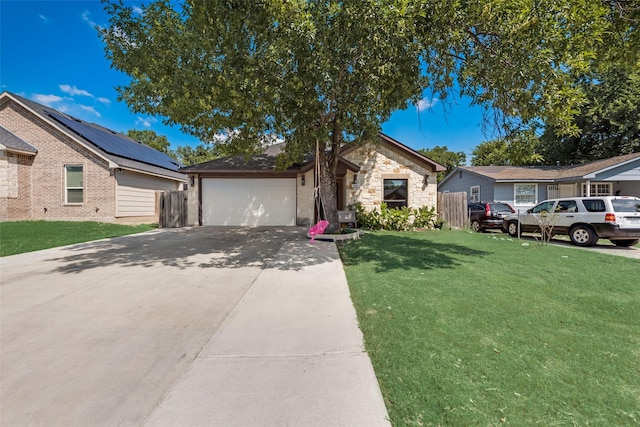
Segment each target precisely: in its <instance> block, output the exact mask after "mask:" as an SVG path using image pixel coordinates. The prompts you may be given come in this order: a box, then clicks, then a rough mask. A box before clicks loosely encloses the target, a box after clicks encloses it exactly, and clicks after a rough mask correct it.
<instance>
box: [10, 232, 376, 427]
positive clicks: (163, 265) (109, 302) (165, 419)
mask: <svg viewBox="0 0 640 427" xmlns="http://www.w3.org/2000/svg"><path fill="white" fill-rule="evenodd" d="M304 233H305V230H303V229H300V228H262V229H261V228H258V229H238V228H219V227H203V228H193V229H180V230H161V231H153V232H149V233H144V234H140V235H135V236H126V237H121V238H115V239H109V240H104V241H98V242H91V243H87V244H80V245H74V246H69V247H64V248H58V249H50V250H45V251H39V252H34V253H31V254H22V255H16V256H10V257H5V258H1V259H0V269H1V270H0V272H1V277H0V278H1V282H0V283H1V286H0V301H1V311H0V322H1V330H0V333H1V336H0V338H1V342H0V344H1V346H0V350H1V359H0V368H1V370H0V375H1V377H0V379H1V381H0V389H1V395H0V399H1V400H0V424H1V425H3V426H4V425H6V426H14V425H60V426H63V425H64V426H69V425H79V426H87V425H104V426H119V425H143V424H145V423H147V424H152V425H286V424H289V425H294V424H297V423H298V422H300V423H301V424H305V425H313V424H316V425H322V424H324V423H325V422H330V421H331V420H332V419H333V420H334V421H335V423H334V424H336V425H337V424H343V425H346V424H351V423H352V422H353V423H355V424H353V425H375V424H378V425H388V424H387V421H386V420H385V417H386V410H385V409H384V403H383V402H382V399H381V395H380V392H379V389H378V386H377V382H376V381H375V376H374V375H373V370H372V368H371V366H370V361H369V359H368V356H367V355H366V353H363V352H362V336H361V333H360V331H359V329H358V327H357V322H356V319H355V311H354V310H353V306H352V305H351V302H350V300H349V295H348V288H346V279H345V277H344V272H343V271H342V268H341V264H340V261H339V258H338V257H337V252H336V251H335V244H333V243H326V242H324V243H323V242H318V243H316V244H314V245H312V244H309V243H308V242H307V241H306V239H305V237H304V235H305V234H304ZM298 281H301V282H302V283H300V284H298V283H296V282H298ZM294 284H295V285H296V286H293V285H294ZM287 301H288V302H287ZM291 301H295V304H294V303H293V302H291ZM282 302H284V304H283V305H280V304H281V303H282ZM256 315H259V316H261V317H260V318H258V319H256V318H255V316H256ZM214 338H215V339H214ZM272 338H273V339H272ZM291 343H293V344H291ZM327 356H330V357H333V359H327V358H326V357H327ZM363 356H364V358H363ZM274 357H275V358H276V359H275V360H272V358H274ZM310 357H311V359H310ZM316 357H319V358H317V359H316ZM254 360H257V361H258V362H257V365H256V364H252V363H253V362H252V361H254ZM274 366H275V367H276V368H273V367H274ZM273 369H276V371H274V370H273ZM318 369H319V371H318ZM345 369H346V370H347V371H345ZM243 372H244V373H243ZM265 372H266V373H269V372H271V374H265ZM274 372H278V373H279V374H282V375H277V378H280V377H281V376H284V377H287V375H299V376H302V377H300V378H303V377H305V375H306V380H305V381H306V382H305V383H304V384H300V383H299V381H298V383H295V381H296V378H295V377H292V379H290V380H289V382H287V381H284V382H283V380H282V379H280V380H279V382H278V385H277V386H278V387H279V389H278V390H279V392H280V393H281V395H277V393H276V395H275V396H274V392H273V388H272V385H273V384H272V383H273V382H274V378H273V375H274ZM305 372H306V374H305ZM310 372H316V373H315V375H311V376H310V377H309V373H310ZM296 373H297V374H296ZM325 373H327V375H329V377H328V378H327V377H325ZM359 373H360V374H359ZM234 375H235V377H234ZM238 375H240V376H238ZM247 375H249V377H247ZM265 375H266V376H265ZM261 376H262V377H264V378H262V379H260V378H261ZM332 376H335V377H336V381H335V382H334V383H333V382H332V380H331V378H332ZM204 378H207V380H206V381H204V382H203V379H204ZM252 378H253V379H252ZM350 378H353V379H350ZM358 378H359V379H358ZM354 381H355V382H354ZM323 387H324V388H323ZM327 387H328V388H329V389H330V390H327V389H326V388H327ZM301 390H302V391H301ZM290 393H291V394H293V395H294V396H289V395H288V394H290ZM304 393H307V394H310V396H307V398H308V399H311V400H308V399H307V400H300V399H302V397H304V396H305V394H304ZM352 393H354V394H357V395H360V397H359V399H360V400H358V401H355V402H354V401H350V399H352V397H349V396H350V395H351V394H352ZM214 394H215V397H214ZM270 398H271V399H278V400H277V401H276V404H274V403H273V402H270V401H269V399H270ZM252 399H263V400H264V399H266V402H268V403H267V404H264V403H263V404H258V403H257V402H254V404H253V409H251V408H252V405H251V400H252ZM296 399H297V400H296ZM280 401H285V402H289V405H290V407H280V406H281V405H280V403H279V402H280ZM314 401H315V402H317V405H315V406H314V405H311V404H310V403H309V402H314ZM291 402H298V403H299V404H298V405H295V404H293V403H291ZM322 402H324V403H322ZM238 405H240V406H238ZM298 406H300V408H297V407H298ZM341 406H343V408H341ZM292 407H293V408H297V409H292ZM314 407H315V409H313V408H314ZM278 408H279V409H278ZM318 408H320V410H319V409H318ZM252 410H253V411H254V412H252ZM296 410H299V411H300V413H299V414H296ZM318 411H319V412H318ZM323 411H324V412H326V413H324V412H323ZM292 414H293V415H292ZM341 416H344V418H331V417H341ZM354 416H355V418H351V417H354ZM309 417H313V418H309ZM327 417H328V418H327ZM358 417H360V418H358ZM361 423H364V424H361Z"/></svg>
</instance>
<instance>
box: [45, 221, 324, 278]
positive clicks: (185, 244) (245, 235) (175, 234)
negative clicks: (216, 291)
mask: <svg viewBox="0 0 640 427" xmlns="http://www.w3.org/2000/svg"><path fill="white" fill-rule="evenodd" d="M326 244H329V243H326ZM330 245H333V243H331V244H330ZM281 249H283V253H281V254H280V255H278V253H279V252H280V250H281ZM331 249H332V247H330V248H324V247H322V243H316V244H315V245H311V244H309V242H308V241H307V239H306V229H303V228H300V227H256V228H246V227H196V228H183V229H171V230H169V229H164V230H157V231H152V232H148V233H143V234H138V235H131V236H123V237H118V238H113V239H106V240H101V241H96V242H89V243H83V244H78V245H73V246H69V247H66V248H60V251H62V252H63V253H64V256H61V257H55V258H50V259H49V261H52V262H55V263H57V264H58V266H57V267H56V268H55V270H54V271H56V272H61V273H79V272H81V271H84V270H89V269H94V268H101V267H107V266H114V267H116V266H117V267H147V268H153V267H157V266H159V265H162V266H170V267H175V268H178V269H188V268H240V267H259V268H267V267H270V268H278V269H281V270H300V269H302V268H303V267H305V266H308V265H314V264H321V263H325V262H329V261H332V260H335V259H337V254H336V253H335V250H331ZM277 255H278V256H277Z"/></svg>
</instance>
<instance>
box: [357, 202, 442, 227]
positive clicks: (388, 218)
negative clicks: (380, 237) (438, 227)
mask: <svg viewBox="0 0 640 427" xmlns="http://www.w3.org/2000/svg"><path fill="white" fill-rule="evenodd" d="M349 208H350V209H352V210H354V211H355V212H356V218H357V220H358V225H359V226H360V227H361V228H365V229H368V230H390V231H408V230H413V229H416V228H418V229H425V228H433V227H434V226H435V219H436V208H435V207H434V206H423V207H421V208H418V209H412V208H409V207H407V206H402V207H400V208H389V207H388V206H387V204H386V203H382V204H381V205H380V210H379V211H378V210H376V209H374V210H372V211H370V212H367V211H366V210H365V209H364V207H363V206H362V204H361V203H356V204H355V205H353V206H350V207H349Z"/></svg>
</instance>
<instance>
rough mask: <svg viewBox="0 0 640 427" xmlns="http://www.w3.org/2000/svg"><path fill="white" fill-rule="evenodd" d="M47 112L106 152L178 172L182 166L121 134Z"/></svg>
mask: <svg viewBox="0 0 640 427" xmlns="http://www.w3.org/2000/svg"><path fill="white" fill-rule="evenodd" d="M47 114H49V115H50V116H51V117H53V118H54V119H55V120H56V121H58V122H60V123H61V124H63V125H64V126H66V127H68V128H69V129H71V130H72V131H74V132H75V133H77V134H78V135H80V136H82V137H83V138H85V139H86V140H88V141H89V142H91V143H92V144H94V145H95V146H96V147H98V148H100V149H101V150H103V151H104V152H106V153H109V154H112V155H114V156H118V157H124V158H126V159H129V160H136V161H138V162H142V163H146V164H148V165H152V166H158V167H161V168H164V169H169V170H172V171H176V172H177V171H178V168H179V167H180V166H181V165H180V164H179V163H178V162H177V161H175V160H174V159H172V158H171V157H169V156H167V155H166V154H164V153H161V152H159V151H156V150H154V149H153V148H151V147H148V146H146V145H144V144H141V143H138V142H135V141H132V140H130V139H127V138H125V137H123V136H121V135H119V134H114V133H111V132H109V131H107V130H103V129H99V128H96V127H93V126H91V125H89V124H87V123H84V122H80V121H77V120H74V119H71V118H68V117H65V116H62V115H60V114H56V113H53V112H48V113H47Z"/></svg>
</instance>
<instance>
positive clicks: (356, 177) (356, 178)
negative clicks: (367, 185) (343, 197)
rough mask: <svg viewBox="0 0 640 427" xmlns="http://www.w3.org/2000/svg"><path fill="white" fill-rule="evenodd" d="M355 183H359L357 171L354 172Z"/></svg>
mask: <svg viewBox="0 0 640 427" xmlns="http://www.w3.org/2000/svg"><path fill="white" fill-rule="evenodd" d="M353 183H354V184H357V183H358V174H357V173H354V174H353Z"/></svg>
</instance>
